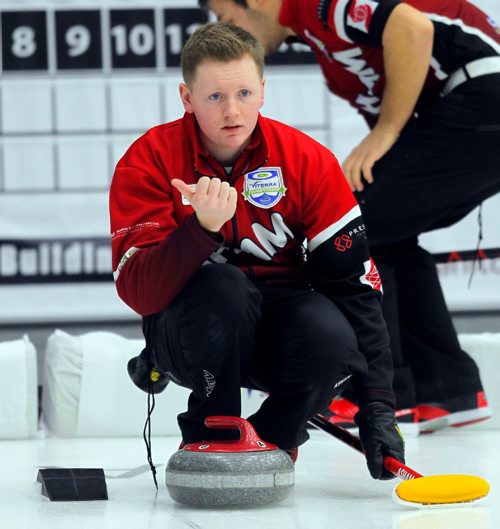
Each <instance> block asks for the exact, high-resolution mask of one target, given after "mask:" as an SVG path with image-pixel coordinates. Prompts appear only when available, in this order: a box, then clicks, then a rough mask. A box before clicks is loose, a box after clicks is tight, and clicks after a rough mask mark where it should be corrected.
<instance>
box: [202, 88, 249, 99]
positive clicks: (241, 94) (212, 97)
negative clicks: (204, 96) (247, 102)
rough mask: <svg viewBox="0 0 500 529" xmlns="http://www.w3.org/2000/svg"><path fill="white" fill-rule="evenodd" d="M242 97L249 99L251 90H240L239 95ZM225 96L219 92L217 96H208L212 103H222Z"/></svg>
mask: <svg viewBox="0 0 500 529" xmlns="http://www.w3.org/2000/svg"><path fill="white" fill-rule="evenodd" d="M238 95H239V96H241V97H248V96H249V95H250V90H246V89H245V88H244V89H243V90H240V91H239V93H238ZM223 97H224V96H223V95H222V94H219V93H218V92H217V93H215V94H211V95H209V96H208V99H210V101H220V100H221V99H222V98H223Z"/></svg>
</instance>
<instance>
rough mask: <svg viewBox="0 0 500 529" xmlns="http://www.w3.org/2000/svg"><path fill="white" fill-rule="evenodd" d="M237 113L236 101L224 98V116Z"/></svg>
mask: <svg viewBox="0 0 500 529" xmlns="http://www.w3.org/2000/svg"><path fill="white" fill-rule="evenodd" d="M238 114H239V108H238V102H237V101H236V100H235V99H233V98H231V97H229V98H227V99H226V104H225V106H224V115H225V116H237V115H238Z"/></svg>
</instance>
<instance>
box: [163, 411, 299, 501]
mask: <svg viewBox="0 0 500 529" xmlns="http://www.w3.org/2000/svg"><path fill="white" fill-rule="evenodd" d="M205 424H206V425H207V426H209V427H211V428H223V429H236V428H237V429H239V431H240V439H239V440H238V441H213V442H212V441H207V442H201V443H192V444H188V445H185V446H184V447H183V448H182V449H181V450H178V451H177V452H176V453H175V454H173V455H172V456H171V457H170V459H169V461H168V464H167V469H166V473H165V479H166V484H167V490H168V492H169V494H170V496H171V497H172V499H173V500H175V501H177V502H179V503H182V504H185V505H192V506H197V507H207V508H211V507H238V506H259V505H267V504H270V503H274V502H278V501H281V500H283V499H285V498H286V497H287V496H288V494H289V493H290V492H291V491H292V489H293V486H294V484H295V467H294V464H293V462H292V460H291V459H290V457H289V456H288V454H286V453H285V452H284V451H282V450H280V449H279V448H278V447H277V446H276V445H273V444H271V443H267V442H264V441H262V440H261V439H260V438H259V437H258V435H257V433H256V432H255V430H254V429H253V427H252V425H251V424H250V423H249V422H247V421H246V420H245V419H241V418H240V417H226V416H216V417H207V419H206V420H205Z"/></svg>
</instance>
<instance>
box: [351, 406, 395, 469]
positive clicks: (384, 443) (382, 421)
mask: <svg viewBox="0 0 500 529" xmlns="http://www.w3.org/2000/svg"><path fill="white" fill-rule="evenodd" d="M354 422H355V423H356V424H357V425H358V426H359V438H360V440H361V444H362V445H363V450H364V451H365V456H366V462H367V465H368V470H369V471H370V474H371V476H372V478H374V479H392V478H394V477H395V476H394V474H392V472H389V471H388V470H386V469H385V468H384V457H385V456H392V457H394V458H395V459H397V460H398V461H400V462H401V463H404V462H405V442H404V439H403V435H402V434H401V431H400V430H399V427H398V425H397V423H396V418H395V416H394V410H393V409H392V408H391V407H390V406H388V405H387V404H384V403H383V402H370V403H369V404H366V405H364V406H362V407H361V408H360V411H359V412H358V413H357V414H356V415H355V416H354Z"/></svg>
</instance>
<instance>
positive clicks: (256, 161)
mask: <svg viewBox="0 0 500 529" xmlns="http://www.w3.org/2000/svg"><path fill="white" fill-rule="evenodd" d="M182 126H183V128H184V131H185V133H186V137H187V138H191V139H192V146H193V150H194V153H193V154H194V168H195V170H196V171H197V172H198V173H200V175H206V176H219V177H221V176H223V177H225V174H226V173H225V171H224V168H223V166H222V164H221V162H219V161H218V160H216V159H215V158H214V157H213V156H212V155H211V154H210V153H209V152H208V151H207V149H206V148H205V146H204V145H203V143H202V142H201V140H200V134H199V128H198V123H197V122H196V118H195V117H194V114H190V113H188V112H186V113H185V114H184V116H183V118H182ZM265 128H266V123H265V118H263V117H262V116H261V115H260V114H259V117H258V119H257V126H256V127H255V130H254V131H253V134H252V139H251V141H250V145H249V146H248V147H247V148H246V149H245V150H244V151H243V152H242V153H241V155H240V157H239V158H238V160H237V161H236V163H235V165H234V167H233V174H234V175H236V176H239V175H240V174H243V173H246V172H249V171H253V170H254V169H257V168H259V167H260V166H261V165H263V164H264V163H265V162H266V161H267V159H268V157H269V149H268V145H267V141H266V138H265Z"/></svg>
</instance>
